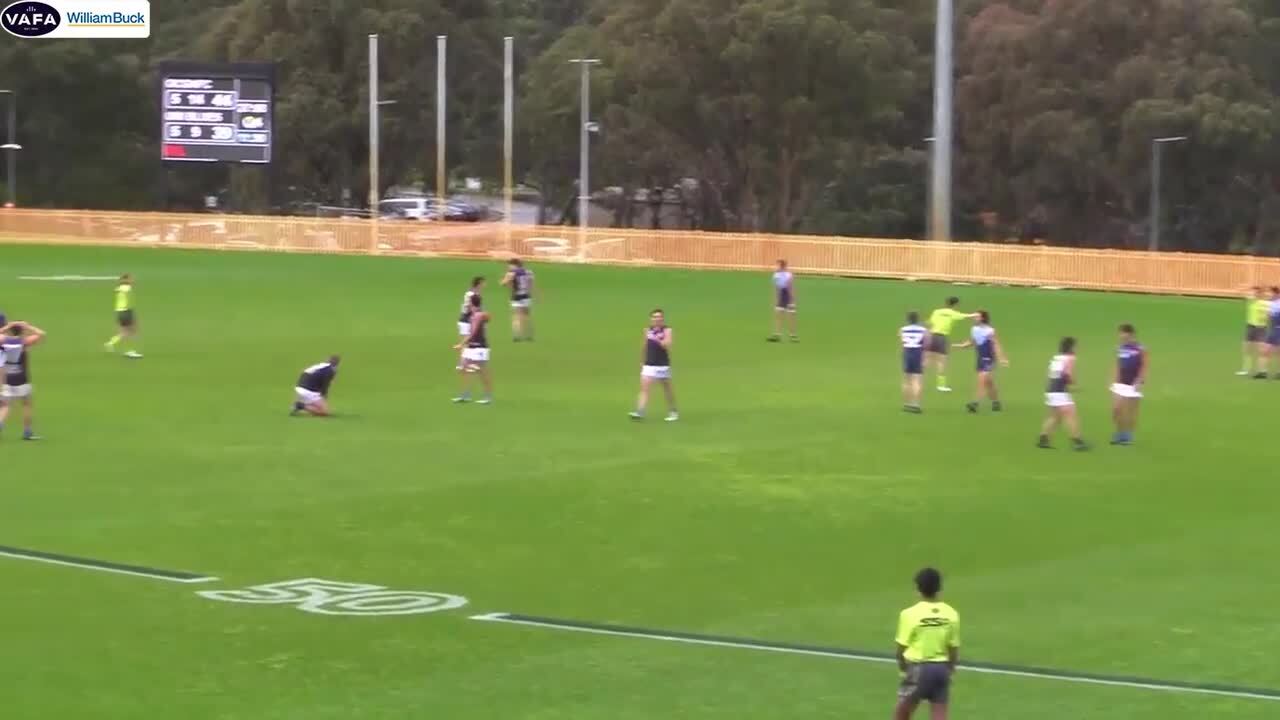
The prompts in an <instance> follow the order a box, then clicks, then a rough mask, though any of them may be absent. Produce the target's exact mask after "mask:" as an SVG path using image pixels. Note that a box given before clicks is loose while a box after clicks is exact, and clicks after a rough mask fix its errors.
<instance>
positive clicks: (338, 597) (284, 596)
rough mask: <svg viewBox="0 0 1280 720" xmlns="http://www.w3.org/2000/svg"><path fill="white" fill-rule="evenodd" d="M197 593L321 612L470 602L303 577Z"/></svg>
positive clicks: (407, 611) (403, 610) (411, 609)
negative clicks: (240, 588) (241, 587)
mask: <svg viewBox="0 0 1280 720" xmlns="http://www.w3.org/2000/svg"><path fill="white" fill-rule="evenodd" d="M196 594H197V595H199V596H201V597H204V598H208V599H210V600H221V601H223V602H237V603H253V604H258V605H293V606H295V607H296V608H297V609H299V610H303V611H306V612H310V613H319V614H321V615H418V614H422V613H430V612H439V611H441V610H453V609H455V608H460V607H462V606H463V605H466V604H467V599H466V598H464V597H461V596H459V595H446V594H444V593H433V592H420V591H415V590H388V589H387V588H385V587H383V586H381V585H368V584H365V583H348V582H338V581H336V580H322V579H320V578H303V579H301V580H285V581H282V582H274V583H267V584H265V585H252V586H250V587H247V588H244V589H243V590H205V591H202V592H199V593H196Z"/></svg>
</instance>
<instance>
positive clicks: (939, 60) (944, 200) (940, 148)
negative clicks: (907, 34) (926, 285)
mask: <svg viewBox="0 0 1280 720" xmlns="http://www.w3.org/2000/svg"><path fill="white" fill-rule="evenodd" d="M954 10H955V8H954V6H953V0H938V10H937V18H936V19H935V21H934V23H935V28H934V58H933V137H934V143H933V168H932V171H931V175H932V183H931V185H930V188H931V189H930V192H929V196H930V197H929V217H930V223H929V228H930V232H929V236H930V237H929V239H930V240H940V241H946V240H950V239H951V127H952V114H953V113H952V97H951V94H952V93H951V90H952V86H953V84H954V82H955V64H954V59H953V57H952V46H953V38H954V34H955V28H954V20H953V17H954Z"/></svg>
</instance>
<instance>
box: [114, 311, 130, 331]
mask: <svg viewBox="0 0 1280 720" xmlns="http://www.w3.org/2000/svg"><path fill="white" fill-rule="evenodd" d="M116 323H117V324H119V325H120V327H122V328H128V327H133V323H134V317H133V311H132V310H117V311H116Z"/></svg>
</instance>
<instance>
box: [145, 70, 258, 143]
mask: <svg viewBox="0 0 1280 720" xmlns="http://www.w3.org/2000/svg"><path fill="white" fill-rule="evenodd" d="M157 71H158V72H157V78H156V85H157V90H158V92H159V96H160V159H161V161H163V162H215V163H216V162H223V163H237V164H241V163H244V164H251V165H269V164H270V163H271V154H272V147H273V146H274V144H275V137H274V134H275V133H274V130H275V86H276V82H275V80H276V67H275V64H274V63H206V62H191V61H186V60H168V61H164V62H161V63H159V65H158V67H157Z"/></svg>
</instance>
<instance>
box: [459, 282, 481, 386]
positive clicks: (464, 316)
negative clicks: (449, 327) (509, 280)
mask: <svg viewBox="0 0 1280 720" xmlns="http://www.w3.org/2000/svg"><path fill="white" fill-rule="evenodd" d="M483 289H484V277H482V276H480V275H477V276H475V277H473V278H471V287H470V288H469V289H468V290H467V291H466V292H465V293H463V295H462V310H461V311H460V312H459V315H458V337H459V338H461V339H462V340H463V341H465V340H466V338H467V337H468V336H469V335H471V313H472V312H473V310H474V308H476V307H483V301H482V304H480V305H474V306H473V305H472V304H471V301H472V298H480V291H481V290H483ZM462 365H463V363H462V354H461V353H459V354H458V366H457V367H456V368H455V369H456V370H461V369H462Z"/></svg>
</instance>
